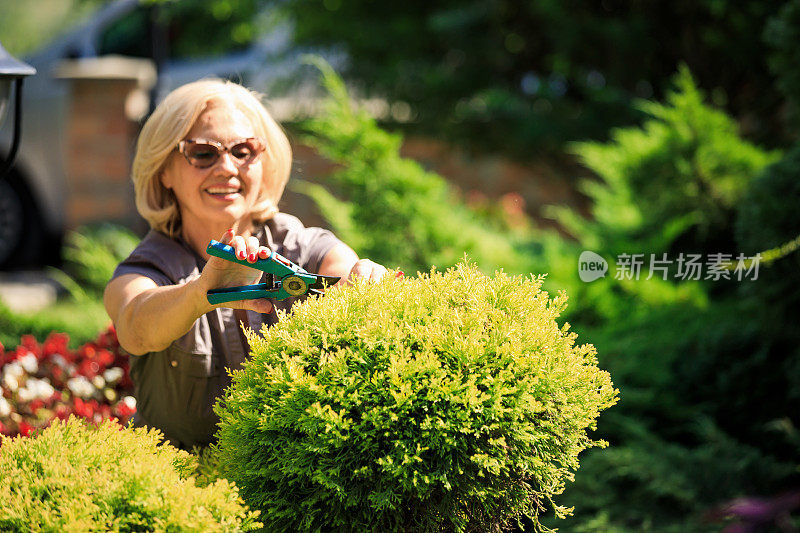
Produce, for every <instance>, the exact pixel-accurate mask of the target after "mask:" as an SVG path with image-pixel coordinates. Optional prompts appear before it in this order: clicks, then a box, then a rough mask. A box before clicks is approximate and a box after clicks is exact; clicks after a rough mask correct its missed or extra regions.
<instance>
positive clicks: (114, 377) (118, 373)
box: [103, 366, 125, 385]
mask: <svg viewBox="0 0 800 533" xmlns="http://www.w3.org/2000/svg"><path fill="white" fill-rule="evenodd" d="M124 375H125V371H124V370H122V369H121V368H120V367H118V366H115V367H112V368H109V369H108V370H106V371H105V372H103V378H104V379H105V380H106V383H108V384H109V385H113V384H114V383H116V382H117V381H119V380H120V379H122V376H124Z"/></svg>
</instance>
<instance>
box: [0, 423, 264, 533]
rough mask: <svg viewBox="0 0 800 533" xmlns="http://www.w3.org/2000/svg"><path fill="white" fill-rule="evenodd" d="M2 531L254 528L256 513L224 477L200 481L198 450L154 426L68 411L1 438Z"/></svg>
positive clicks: (245, 529) (0, 496)
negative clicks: (36, 429)
mask: <svg viewBox="0 0 800 533" xmlns="http://www.w3.org/2000/svg"><path fill="white" fill-rule="evenodd" d="M2 440H3V442H2V446H0V530H2V531H19V532H22V531H53V532H55V531H71V532H90V531H115V532H121V531H196V532H206V531H218V532H223V531H225V532H236V531H248V530H251V529H255V528H257V527H258V525H259V524H258V523H257V522H256V520H255V518H256V514H255V513H253V512H250V511H248V510H247V508H246V507H245V506H244V505H243V503H242V501H241V499H240V498H239V495H238V493H237V491H236V488H235V487H234V486H233V485H231V484H230V483H229V482H227V481H225V480H217V481H215V482H214V483H212V484H210V485H208V486H205V487H200V486H198V485H197V484H196V483H195V479H194V477H193V473H194V471H195V468H196V462H195V459H194V458H193V456H192V455H191V454H189V453H187V452H184V451H180V450H178V449H176V448H173V447H172V446H170V445H168V444H164V443H163V442H162V438H161V434H160V433H159V432H158V431H156V430H147V429H144V428H135V429H134V428H130V427H128V428H124V427H122V426H120V425H119V424H117V423H116V422H113V421H106V422H103V423H102V424H100V425H99V427H92V426H89V425H87V424H86V422H84V421H82V420H80V419H78V418H75V417H70V418H69V419H68V420H66V421H58V422H56V423H54V424H53V425H51V426H50V427H49V428H47V429H45V430H43V431H42V432H41V433H40V434H38V435H36V436H35V437H22V436H20V437H16V438H8V437H5V438H2Z"/></svg>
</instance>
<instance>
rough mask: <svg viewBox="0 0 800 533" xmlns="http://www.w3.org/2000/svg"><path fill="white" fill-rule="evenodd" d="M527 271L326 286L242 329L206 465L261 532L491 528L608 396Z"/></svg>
mask: <svg viewBox="0 0 800 533" xmlns="http://www.w3.org/2000/svg"><path fill="white" fill-rule="evenodd" d="M541 282H542V278H541V277H539V278H533V277H532V278H528V279H523V278H519V277H510V276H507V275H505V274H503V273H498V274H496V275H495V277H494V278H489V277H486V276H485V275H483V274H481V273H480V272H479V271H478V269H477V267H476V266H474V265H464V264H461V265H458V266H457V267H454V268H453V269H450V270H448V271H447V272H445V273H440V272H436V271H432V272H431V273H430V274H429V275H420V277H419V278H416V279H410V278H405V279H399V280H398V279H394V278H393V277H391V276H387V277H386V278H384V279H383V280H382V281H381V282H379V283H361V282H358V283H356V285H355V286H354V287H350V288H346V289H335V290H331V291H329V293H328V294H327V295H325V296H324V297H323V298H312V299H309V300H308V301H306V302H303V303H302V304H299V305H297V306H295V307H294V308H293V315H291V316H283V317H281V320H280V322H279V323H278V324H277V325H276V326H274V327H273V328H271V329H270V330H268V331H266V332H265V336H264V337H263V338H262V337H260V336H257V335H253V334H251V335H250V343H251V348H252V358H251V359H250V360H249V361H248V362H247V363H246V364H245V367H244V368H243V369H242V370H241V371H239V372H236V373H235V374H234V378H233V386H232V387H231V388H229V389H228V391H227V393H226V395H225V396H224V397H223V398H222V399H221V401H220V402H219V403H218V405H217V412H218V414H219V415H220V417H221V419H222V421H221V425H220V430H219V433H218V436H219V453H220V468H221V471H222V473H223V474H224V475H225V476H226V477H227V478H228V479H230V480H232V481H234V482H235V483H236V485H237V486H238V487H240V490H241V494H242V496H243V497H244V498H245V501H247V502H248V504H249V505H251V507H253V508H257V509H260V510H261V511H262V519H263V521H264V523H265V526H266V529H267V530H268V531H370V530H372V531H498V530H500V529H501V528H502V527H504V526H508V525H510V524H512V523H513V521H514V518H519V517H521V516H523V515H527V516H530V517H531V518H533V521H534V523H535V524H537V525H538V520H537V517H538V516H539V514H540V513H541V512H542V511H543V510H544V509H545V508H546V507H547V506H552V507H553V508H554V509H555V512H556V514H558V515H563V514H565V513H566V512H568V510H567V509H563V508H560V507H559V506H557V505H556V504H555V503H554V502H553V497H554V496H555V495H557V494H559V493H560V492H561V491H562V490H563V489H564V486H565V483H566V482H567V481H569V480H571V479H572V475H573V471H574V470H575V469H576V468H577V467H578V454H579V452H581V451H582V450H584V449H586V448H588V447H591V446H598V445H603V444H604V443H602V442H598V441H594V440H593V439H591V438H590V437H589V436H588V435H587V430H588V429H593V428H594V426H595V422H596V419H597V416H598V415H599V413H600V411H602V410H604V409H606V408H608V407H610V406H611V405H613V404H614V403H615V401H616V394H617V391H616V390H615V389H614V388H613V386H612V383H611V380H610V377H609V375H608V373H607V372H604V371H602V370H600V369H598V367H597V361H596V358H595V350H594V347H593V346H591V345H580V346H579V345H576V344H575V340H576V335H575V334H574V333H570V332H569V330H568V328H569V326H568V325H564V326H560V325H559V324H558V323H557V322H556V319H557V318H558V316H559V313H560V312H561V311H562V310H563V309H564V307H565V305H566V296H565V295H564V294H559V295H558V296H557V297H555V298H550V297H549V296H548V294H547V293H545V292H543V291H541V290H540V286H541Z"/></svg>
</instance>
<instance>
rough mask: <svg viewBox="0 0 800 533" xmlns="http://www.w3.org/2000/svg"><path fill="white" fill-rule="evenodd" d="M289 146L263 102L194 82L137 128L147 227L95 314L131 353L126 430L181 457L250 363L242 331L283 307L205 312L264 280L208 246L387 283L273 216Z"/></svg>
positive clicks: (318, 233) (372, 267)
mask: <svg viewBox="0 0 800 533" xmlns="http://www.w3.org/2000/svg"><path fill="white" fill-rule="evenodd" d="M290 167H291V149H290V147H289V142H288V140H287V139H286V136H285V135H284V133H283V131H282V130H281V128H280V127H279V126H278V124H277V123H276V122H275V121H274V120H273V119H272V118H271V117H270V115H269V113H268V112H267V111H266V109H265V108H264V106H263V105H262V104H261V102H260V100H259V97H258V95H256V94H255V93H253V92H252V91H249V90H248V89H245V88H244V87H242V86H240V85H237V84H235V83H231V82H227V81H221V80H202V81H198V82H194V83H190V84H188V85H185V86H183V87H180V88H178V89H176V90H174V91H173V92H172V93H170V94H169V95H168V96H167V98H166V99H165V100H164V101H163V102H162V103H161V104H160V105H159V106H158V108H157V109H156V110H155V112H154V113H153V114H152V116H151V117H150V118H149V119H148V120H147V122H146V123H145V125H144V127H143V129H142V132H141V134H140V136H139V140H138V143H137V146H136V155H135V157H134V161H133V183H134V188H135V193H136V206H137V209H138V210H139V213H140V214H141V215H142V216H143V217H144V218H145V219H146V220H147V221H148V222H149V223H150V227H151V230H150V232H149V233H148V234H147V236H146V237H145V238H144V239H143V240H142V242H141V243H140V245H139V246H138V247H137V248H136V249H135V250H134V251H133V253H132V254H131V255H130V256H129V257H128V258H127V259H126V260H125V261H123V262H122V263H121V264H120V265H119V266H118V267H117V269H116V271H115V272H114V275H113V277H112V279H111V281H110V282H109V283H108V286H107V287H106V291H105V295H104V303H105V306H106V310H107V311H108V314H109V316H110V317H111V320H112V321H113V322H114V325H115V327H116V331H117V336H118V338H119V342H120V345H121V346H122V347H123V348H124V349H125V350H126V351H128V352H129V353H130V354H131V377H132V378H133V380H134V383H135V385H136V399H137V414H136V416H135V417H134V424H135V425H147V426H150V427H155V428H158V429H160V430H161V431H163V433H164V435H165V437H166V438H167V439H168V440H169V441H170V442H172V443H173V444H175V445H176V446H179V447H181V448H184V449H190V448H191V447H193V446H205V445H207V444H209V443H210V442H211V441H212V439H213V434H214V432H215V430H216V423H217V417H216V415H214V413H213V410H212V407H213V404H214V402H215V400H216V399H217V397H219V396H220V395H221V394H222V391H223V390H224V389H225V388H226V387H227V386H228V385H229V384H230V377H229V375H228V373H227V371H226V368H230V369H237V368H239V367H240V366H241V364H242V362H243V361H244V360H245V357H246V355H247V353H248V347H247V340H246V338H245V337H244V335H243V333H242V331H241V330H242V328H241V326H242V325H244V326H247V327H250V328H252V329H253V330H255V331H259V330H260V329H261V326H262V324H266V325H269V324H273V323H275V321H276V314H275V311H276V309H283V310H287V309H289V308H290V307H291V305H292V303H293V302H294V300H295V299H294V298H292V299H289V300H283V301H270V300H267V299H259V300H246V301H240V302H230V303H226V304H219V305H211V304H209V303H208V300H207V299H206V292H207V291H208V290H210V289H215V288H222V287H232V286H238V285H247V284H252V283H258V282H259V280H260V278H261V275H262V272H261V271H259V270H256V269H253V268H249V267H246V266H242V265H238V264H235V263H233V262H230V261H225V260H222V259H219V258H217V257H209V255H208V254H207V253H206V251H205V250H206V246H207V245H208V242H209V241H210V240H212V239H217V240H220V241H222V242H224V243H227V244H230V245H231V246H233V248H234V249H235V251H236V254H237V257H239V258H240V259H246V260H247V261H248V262H251V263H253V262H255V261H256V260H258V259H259V258H261V259H263V258H266V257H267V255H268V254H269V251H270V250H275V251H277V252H278V253H280V254H281V255H283V256H285V257H287V258H288V259H289V260H291V261H293V262H294V263H297V264H299V265H300V266H302V267H303V268H305V269H306V270H307V271H309V272H313V273H317V274H323V275H329V276H341V278H342V280H341V281H340V283H343V282H346V281H347V280H349V279H351V278H352V277H353V276H355V277H362V278H368V279H378V278H380V277H382V276H383V275H384V274H385V272H386V269H385V268H383V267H382V266H380V265H378V264H376V263H373V262H372V261H369V260H366V259H361V260H359V258H358V257H357V255H356V254H355V252H354V251H353V250H352V249H350V248H349V247H348V246H347V245H345V244H344V243H342V242H341V241H339V240H338V239H337V238H336V237H334V236H333V234H331V233H330V232H329V231H326V230H322V229H320V228H306V227H304V226H303V224H302V223H301V222H300V221H299V220H298V219H297V218H295V217H292V216H290V215H287V214H284V213H280V212H279V211H278V207H277V204H278V201H279V200H280V197H281V194H282V193H283V189H284V186H285V185H286V182H287V180H288V179H289V172H290Z"/></svg>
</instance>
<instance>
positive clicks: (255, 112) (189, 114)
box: [132, 79, 292, 237]
mask: <svg viewBox="0 0 800 533" xmlns="http://www.w3.org/2000/svg"><path fill="white" fill-rule="evenodd" d="M261 98H262V95H261V94H259V93H257V92H255V91H251V90H250V89H246V88H245V87H242V86H241V85H239V84H237V83H233V82H231V81H225V80H220V79H203V80H200V81H195V82H192V83H188V84H186V85H183V86H181V87H178V88H177V89H175V90H174V91H172V92H171V93H169V95H167V97H166V98H165V99H164V101H163V102H161V103H160V104H159V105H158V107H156V110H155V111H154V112H153V114H152V115H151V116H150V118H148V119H147V122H145V124H144V127H143V128H142V131H141V133H140V134H139V139H138V141H137V142H136V155H135V156H134V158H133V172H132V179H133V187H134V191H135V194H136V209H137V210H138V211H139V214H141V215H142V217H144V219H145V220H147V222H148V223H149V224H150V227H151V228H153V229H155V230H158V231H161V232H163V233H166V234H167V235H169V236H170V237H174V236H176V235H177V234H178V233H179V232H180V227H181V224H180V222H181V221H180V211H179V210H178V204H177V200H176V199H175V196H174V194H173V193H172V191H171V190H169V189H167V188H166V187H164V185H163V184H162V183H161V173H162V172H163V170H164V167H165V166H166V163H167V159H168V158H169V156H170V155H171V154H172V152H173V151H174V150H175V148H176V146H177V145H178V142H180V141H181V140H183V138H184V137H185V136H186V135H187V134H188V133H189V131H190V130H191V129H192V126H193V125H194V123H195V122H196V121H197V119H198V117H199V116H200V115H201V114H202V113H203V111H205V110H206V109H207V108H208V107H209V105H210V104H212V103H215V102H224V103H226V104H230V105H233V106H234V107H235V108H236V109H237V110H239V111H241V112H242V113H244V114H245V116H247V117H248V118H249V119H250V121H251V123H252V125H253V129H254V130H255V135H256V136H258V137H261V138H263V139H264V140H265V142H266V145H267V149H266V151H265V153H264V155H263V156H262V157H261V165H262V169H263V175H264V181H263V184H262V187H261V191H259V195H258V199H257V201H256V204H255V205H254V206H253V209H252V211H251V216H252V219H253V222H254V223H259V222H264V221H266V220H269V219H270V218H272V217H273V216H275V214H276V213H277V212H278V201H280V198H281V196H282V195H283V189H284V188H285V187H286V182H287V181H289V173H290V171H291V167H292V149H291V146H290V145H289V140H288V139H287V138H286V134H285V133H284V132H283V130H282V129H281V127H280V126H279V125H278V123H277V122H275V120H273V118H272V117H271V116H270V114H269V112H268V111H267V110H266V108H265V107H264V105H263V104H262V103H261Z"/></svg>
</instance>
